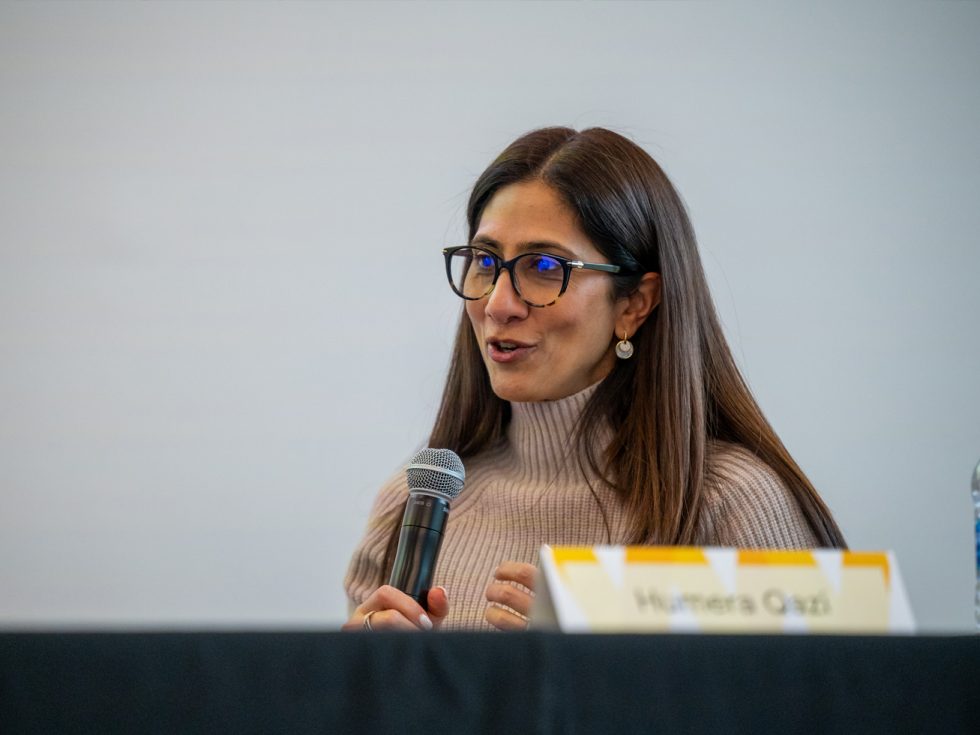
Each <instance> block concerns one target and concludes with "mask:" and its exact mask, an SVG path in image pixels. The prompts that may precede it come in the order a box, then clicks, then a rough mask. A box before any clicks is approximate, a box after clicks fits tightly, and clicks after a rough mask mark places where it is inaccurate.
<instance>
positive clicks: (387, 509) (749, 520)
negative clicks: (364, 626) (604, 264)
mask: <svg viewBox="0 0 980 735" xmlns="http://www.w3.org/2000/svg"><path fill="white" fill-rule="evenodd" d="M594 390H595V387H594V386H593V387H591V388H587V389H586V390H584V391H582V392H581V393H577V394H575V395H572V396H569V397H568V398H563V399H561V400H558V401H548V402H543V403H512V404H511V407H512V418H511V422H510V425H509V427H508V432H507V438H508V441H507V442H506V444H505V445H504V446H502V447H500V448H498V449H496V450H493V451H490V452H484V453H483V454H480V455H479V456H477V457H471V458H469V459H467V460H466V486H465V488H464V490H463V493H462V494H461V495H460V496H459V498H457V499H456V502H455V503H453V508H452V513H451V514H450V517H449V525H448V529H447V531H446V535H445V537H444V539H443V543H442V550H441V552H440V555H439V562H438V566H437V569H436V578H435V582H434V583H435V584H436V585H442V586H444V587H445V588H446V590H447V592H448V594H449V604H450V612H449V616H448V618H447V619H446V621H445V623H444V625H443V629H461V628H462V629H476V630H491V629H492V628H491V626H490V625H489V624H488V623H487V622H486V621H485V620H484V610H485V609H486V606H487V602H486V601H485V599H484V590H485V589H486V587H487V585H488V584H489V583H490V581H491V580H492V578H493V571H494V569H495V568H496V567H497V565H498V564H500V563H501V562H503V561H523V562H529V563H532V564H536V563H537V559H538V550H539V549H540V547H541V545H542V544H545V543H547V544H552V545H584V546H591V545H595V544H622V543H626V539H627V535H628V532H629V526H628V521H627V517H626V514H625V512H624V508H623V505H622V503H621V502H620V500H619V497H618V496H617V495H616V494H615V493H613V491H611V490H610V489H608V488H607V487H606V486H605V485H603V484H602V483H600V482H597V481H593V482H592V486H593V489H594V490H590V488H589V486H588V484H587V483H586V480H585V478H584V477H583V476H582V474H581V471H580V470H579V468H578V463H577V462H576V458H575V455H574V451H575V447H574V442H573V441H572V432H573V430H574V426H575V422H576V420H577V419H578V416H579V414H580V412H581V411H582V409H583V407H584V406H585V404H586V402H587V401H588V399H589V397H590V396H591V395H592V393H593V391H594ZM407 496H408V486H407V484H406V481H405V472H404V471H403V470H399V471H398V472H397V473H396V474H395V475H394V476H393V477H392V478H391V479H390V480H389V481H388V482H387V483H385V485H384V486H383V487H382V488H381V491H380V492H379V494H378V497H377V499H376V501H375V503H374V507H373V509H372V511H371V516H370V518H369V520H368V526H367V532H366V533H365V535H364V538H363V539H362V540H361V542H360V544H359V545H358V546H357V548H356V549H355V551H354V555H353V558H352V559H351V562H350V567H349V568H348V571H347V578H346V580H345V583H344V584H345V587H346V590H347V596H348V599H349V600H350V602H351V603H352V604H353V605H358V604H360V603H361V602H362V601H363V600H364V598H366V597H367V596H368V595H369V594H370V593H371V592H372V591H374V590H375V589H376V588H377V587H379V586H380V585H382V584H384V583H385V582H386V581H387V580H385V579H383V571H384V570H383V569H382V560H383V557H384V552H385V548H386V546H387V544H388V540H389V538H390V536H391V533H392V530H393V528H394V526H395V524H396V523H398V522H400V520H401V519H400V518H395V515H396V514H397V512H398V509H399V508H400V507H401V505H402V504H403V503H404V502H405V500H406V498H407ZM600 504H601V507H602V509H603V510H605V515H606V520H607V521H608V524H609V530H608V531H607V528H606V525H605V524H604V523H603V514H602V512H601V511H600ZM698 544H699V545H704V546H737V547H748V548H807V547H812V546H814V545H816V538H815V537H814V535H813V533H812V531H811V530H810V528H809V526H808V525H807V523H806V521H805V520H804V518H803V516H802V513H801V511H800V509H799V506H798V505H797V503H796V501H795V500H794V499H793V497H792V496H791V495H790V493H789V491H788V490H787V489H786V487H785V486H784V485H783V483H782V482H781V480H780V479H779V477H778V476H777V475H776V474H775V472H773V471H772V470H771V469H770V468H769V467H768V466H767V465H765V464H763V463H762V462H761V461H760V460H759V459H758V458H756V457H755V456H754V455H753V454H751V453H750V452H749V451H747V450H746V449H744V448H742V447H739V446H736V445H733V444H726V443H722V442H713V443H712V444H711V445H710V447H709V459H708V473H707V477H706V485H705V509H704V514H703V519H702V523H701V528H700V531H699V538H698Z"/></svg>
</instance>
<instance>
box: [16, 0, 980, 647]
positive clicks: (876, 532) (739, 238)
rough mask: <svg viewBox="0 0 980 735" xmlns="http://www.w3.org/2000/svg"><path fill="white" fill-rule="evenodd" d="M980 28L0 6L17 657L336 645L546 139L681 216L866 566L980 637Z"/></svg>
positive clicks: (792, 437) (731, 15)
mask: <svg viewBox="0 0 980 735" xmlns="http://www.w3.org/2000/svg"><path fill="white" fill-rule="evenodd" d="M978 32H980V6H978V5H976V4H966V3H921V4H920V3H914V4H905V3H857V4H855V3H851V2H848V3H841V4H836V5H833V4H831V5H828V4H825V3H824V4H819V5H817V4H799V5H797V4H777V3H742V4H735V3H719V4H714V3H693V4H672V3H654V4H624V5H619V4H605V3H602V4H599V3H574V4H568V5H558V4H551V3H548V4H540V5H539V4H516V5H502V4H496V3H495V4H486V5H484V4H460V5H456V4H431V5H430V4H417V3H412V4H409V3H405V4H400V3H397V4H391V5H387V4H364V5H354V4H239V3H234V4H233V3H210V4H189V3H180V4H169V3H164V4H145V3H140V4H135V3H133V4H115V3H109V4H101V3H77V4H72V3H58V4H34V3H32V4H22V3H17V4H14V3H5V4H3V5H0V626H2V627H7V628H10V627H20V626H24V625H28V626H37V625H57V626H64V625H100V626H101V625H113V626H117V625H150V626H160V625H162V626H168V627H172V626H183V625H191V626H202V625H231V626H274V627H289V626H303V627H309V626H327V627H330V626H335V625H336V624H337V623H338V622H339V621H341V620H342V619H343V617H344V607H345V603H344V597H343V593H342V590H341V580H342V577H343V573H344V570H345V566H346V562H347V558H348V556H349V554H350V551H351V549H352V548H353V546H354V544H355V543H356V540H357V539H358V537H359V535H360V533H361V531H362V528H363V524H364V522H365V520H366V515H367V510H368V507H369V505H370V502H371V499H372V496H373V493H374V491H375V489H376V488H377V486H378V485H379V483H381V482H382V480H383V478H385V477H386V476H388V475H389V474H390V473H391V472H393V471H395V469H396V468H397V467H398V466H399V464H400V463H401V462H403V461H404V459H405V458H407V457H408V456H410V455H411V454H412V452H413V451H414V449H415V448H416V447H417V446H418V445H419V443H420V442H421V441H422V440H423V439H424V437H425V435H426V433H427V429H428V425H429V422H430V420H431V418H432V416H433V414H434V411H435V407H436V404H437V401H438V397H439V391H440V386H441V382H442V378H443V375H444V370H445V365H446V360H447V356H448V349H449V343H450V336H451V332H452V327H453V324H454V322H455V318H456V314H457V313H458V308H459V304H458V303H457V300H456V298H455V297H454V296H453V295H452V294H451V293H450V291H449V289H448V287H447V286H446V285H445V283H444V276H443V271H442V263H441V256H440V254H439V249H440V248H441V247H442V246H444V245H445V244H448V243H455V242H459V241H460V240H461V236H462V234H463V232H464V227H463V221H462V220H463V208H464V205H465V200H466V194H467V190H468V188H469V186H470V185H471V184H472V182H473V180H474V179H475V177H476V176H477V174H478V173H479V172H480V171H481V170H482V168H483V167H484V166H485V165H486V164H487V163H488V162H489V160H490V159H491V158H492V157H493V155H495V154H496V153H497V152H498V151H499V150H500V149H501V148H502V147H503V146H504V145H506V143H508V142H509V141H510V140H511V139H513V138H514V137H516V136H517V135H518V134H520V133H522V132H524V131H526V130H528V129H531V128H533V127H538V126H541V125H546V124H556V123H558V124H569V125H573V126H576V127H583V126H588V125H593V124H601V125H607V126H610V127H613V128H616V129H618V130H620V131H623V132H625V133H627V134H628V135H630V136H632V137H633V138H634V139H635V140H637V141H638V142H639V143H640V144H642V145H643V146H644V147H645V148H646V149H647V150H648V151H650V153H652V154H653V156H654V157H655V158H657V159H658V160H659V161H660V162H661V163H662V164H663V166H664V167H665V168H666V170H667V171H668V173H669V174H670V175H671V176H672V177H673V180H674V182H675V183H676V184H677V186H678V187H679V189H680V190H681V192H682V194H683V195H684V197H685V199H686V201H687V202H688V204H689V206H690V209H691V213H692V216H693V219H694V222H695V226H696V227H697V230H698V232H699V235H700V241H701V247H702V253H703V256H704V260H705V263H706V267H707V269H708V271H709V276H710V279H711V284H712V287H713V289H714V293H715V296H716V299H717V302H718V306H719V308H720V311H721V313H722V317H723V319H724V323H725V326H726V329H727V331H728V335H729V337H730V339H731V342H732V345H733V348H734V350H735V352H736V354H737V356H738V358H739V360H740V363H741V365H742V367H743V368H744V370H745V373H746V376H747V378H748V380H749V381H750V383H751V385H752V387H753V388H754V390H755V391H756V394H757V396H758V398H759V400H760V402H761V403H762V405H763V407H764V409H765V410H766V411H767V413H768V415H769V417H770V419H771V420H772V422H773V424H774V425H775V427H776V428H777V430H778V431H779V432H780V434H781V435H782V437H783V438H784V440H785V441H786V443H787V445H788V446H789V447H790V449H791V451H792V452H793V453H794V454H795V456H796V457H797V459H798V460H799V462H800V463H801V465H802V466H803V467H804V469H805V470H806V471H807V472H808V473H809V474H810V476H811V478H812V479H813V480H814V482H815V483H816V485H817V486H818V488H819V489H820V490H821V492H822V493H823V495H824V497H825V498H826V499H827V501H828V503H829V504H830V506H831V507H832V508H833V510H834V511H835V513H836V515H837V517H838V519H839V521H840V523H841V525H842V527H843V529H844V531H845V533H846V535H847V537H848V539H849V541H850V542H851V544H852V546H854V547H858V548H880V547H890V548H894V549H895V550H896V551H897V553H898V556H899V560H900V562H901V564H902V566H903V568H904V572H905V575H906V578H907V585H908V587H909V590H910V594H911V597H912V604H913V608H914V610H915V613H916V614H917V616H918V618H919V620H920V622H921V624H922V626H923V627H924V628H926V629H929V630H939V629H960V630H966V629H969V628H970V627H971V626H972V615H973V613H972V597H973V562H972V553H973V551H972V537H971V504H970V499H969V477H970V474H971V471H972V468H973V465H974V463H975V462H976V461H977V459H978V458H980V418H978V417H980V379H978V378H980V339H978V330H977V321H978V316H980V248H978V244H977V242H978V233H980V214H978V212H980V207H978V202H980V143H978V140H980V136H978V131H980V45H978V44H977V43H976V38H977V37H978Z"/></svg>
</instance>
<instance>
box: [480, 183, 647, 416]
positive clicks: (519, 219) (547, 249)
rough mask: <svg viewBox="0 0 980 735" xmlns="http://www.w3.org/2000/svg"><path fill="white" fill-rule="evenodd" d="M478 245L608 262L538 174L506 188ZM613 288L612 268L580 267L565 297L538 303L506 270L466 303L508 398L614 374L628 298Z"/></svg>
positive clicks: (486, 218) (489, 211) (561, 393)
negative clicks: (530, 301)
mask: <svg viewBox="0 0 980 735" xmlns="http://www.w3.org/2000/svg"><path fill="white" fill-rule="evenodd" d="M471 244H472V245H479V246H481V247H484V248H487V249H488V250H493V251H494V252H496V253H497V254H498V255H499V256H500V257H501V258H503V259H504V260H509V259H510V258H513V257H515V256H517V255H519V254H521V253H525V252H530V251H534V252H544V253H552V254H554V255H561V256H564V257H566V258H569V259H570V260H583V261H585V262H590V263H606V262H608V261H607V260H606V259H605V258H604V257H603V256H602V255H601V254H600V253H599V251H598V250H597V249H596V248H595V246H593V245H592V243H591V242H590V241H589V239H588V238H587V237H586V235H585V233H584V232H582V230H581V229H580V228H579V226H578V223H577V222H576V218H575V215H574V214H573V213H572V211H571V210H570V209H569V208H568V207H567V206H566V205H565V204H564V202H562V200H561V199H560V198H559V197H558V195H557V194H556V193H555V191H554V190H553V189H552V188H551V187H549V186H548V185H547V184H545V183H544V182H541V181H537V180H534V181H528V182H522V183H518V184H511V185H510V186H505V187H503V188H502V189H500V190H499V191H498V192H497V193H496V194H495V195H494V196H493V198H492V199H491V200H490V202H489V203H488V204H487V206H486V208H485V209H484V210H483V216H482V217H481V218H480V223H479V227H478V229H477V231H476V235H475V236H474V238H473V242H472V243H471ZM611 294H612V281H611V280H610V277H609V275H608V274H604V273H600V272H596V271H588V270H574V271H572V274H571V278H570V279H569V282H568V289H567V290H566V291H565V293H564V294H562V296H561V298H560V299H558V301H557V302H556V303H554V304H552V305H551V306H546V307H543V308H536V307H533V306H528V305H527V304H526V303H524V302H523V301H522V300H521V298H520V297H519V296H518V295H517V293H515V291H514V287H513V285H512V283H511V276H510V272H509V271H501V273H500V277H499V279H498V280H497V285H496V287H495V288H494V290H493V293H491V294H490V295H489V296H487V297H486V298H484V299H480V300H479V301H467V302H466V313H467V315H468V316H469V318H470V323H471V324H472V325H473V333H474V334H475V335H476V341H477V343H478V344H479V346H480V353H481V354H482V355H483V361H484V363H485V364H486V366H487V372H488V373H489V374H490V383H491V385H492V387H493V391H494V393H496V394H497V395H498V396H499V397H500V398H502V399H504V400H507V401H547V400H554V399H557V398H564V397H565V396H569V395H572V394H573V393H577V392H578V391H580V390H582V389H583V388H587V387H588V386H590V385H592V384H593V383H596V382H598V381H599V380H601V379H602V378H604V377H606V375H608V374H609V372H610V371H611V370H612V368H613V365H614V363H615V360H616V357H615V354H614V352H613V344H614V334H615V331H616V320H617V318H618V316H619V315H620V314H621V313H622V312H623V310H624V309H625V308H626V305H627V303H628V300H627V299H621V300H619V301H613V299H612V296H611ZM620 336H622V335H620ZM512 347H513V349H512Z"/></svg>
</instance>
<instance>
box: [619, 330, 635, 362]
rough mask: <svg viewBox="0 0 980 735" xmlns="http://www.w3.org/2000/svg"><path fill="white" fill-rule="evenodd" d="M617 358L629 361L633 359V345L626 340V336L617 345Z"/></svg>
mask: <svg viewBox="0 0 980 735" xmlns="http://www.w3.org/2000/svg"><path fill="white" fill-rule="evenodd" d="M616 357H618V358H619V359H620V360H629V359H630V358H631V357H633V343H632V342H630V341H629V340H628V339H626V335H623V338H622V339H621V340H620V341H619V342H617V343H616Z"/></svg>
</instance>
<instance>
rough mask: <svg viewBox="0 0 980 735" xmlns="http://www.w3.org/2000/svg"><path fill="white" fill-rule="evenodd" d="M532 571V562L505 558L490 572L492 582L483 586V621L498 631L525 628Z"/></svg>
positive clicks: (533, 573)
mask: <svg viewBox="0 0 980 735" xmlns="http://www.w3.org/2000/svg"><path fill="white" fill-rule="evenodd" d="M536 574H537V569H536V568H535V567H534V565H532V564H524V563H522V562H516V561H505V562H504V563H503V564H501V565H500V566H499V567H497V569H496V570H495V571H494V573H493V576H494V580H495V581H493V582H491V583H490V584H489V585H487V591H486V598H487V602H489V603H490V605H489V606H488V607H487V610H486V612H485V613H484V617H485V618H486V619H487V622H488V623H490V624H491V625H493V626H494V627H495V628H499V629H500V630H524V629H525V628H527V616H528V615H530V613H531V603H532V602H533V600H534V580H535V575H536Z"/></svg>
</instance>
